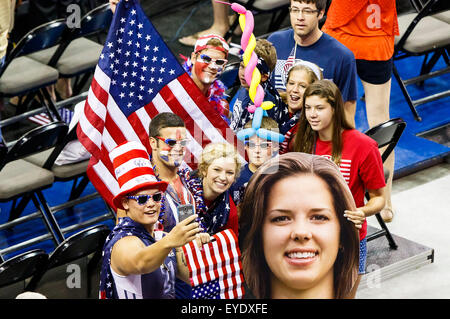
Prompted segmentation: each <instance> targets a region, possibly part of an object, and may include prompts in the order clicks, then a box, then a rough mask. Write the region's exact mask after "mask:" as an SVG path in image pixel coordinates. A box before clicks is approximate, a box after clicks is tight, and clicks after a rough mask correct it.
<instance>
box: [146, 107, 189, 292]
mask: <svg viewBox="0 0 450 319" xmlns="http://www.w3.org/2000/svg"><path fill="white" fill-rule="evenodd" d="M149 139H150V146H151V148H152V153H151V159H150V160H151V163H152V166H153V170H154V172H155V175H156V177H157V178H158V180H160V181H165V182H167V183H168V186H167V189H166V191H165V192H164V193H163V198H162V200H161V214H160V217H161V220H162V224H163V227H164V231H165V232H170V231H171V230H172V229H173V228H174V227H176V225H177V224H178V223H179V218H178V210H177V207H178V206H180V205H186V204H191V205H194V207H195V200H194V197H193V196H192V194H191V192H190V191H189V189H188V188H187V183H186V179H185V177H186V176H188V173H189V171H190V170H189V168H187V165H186V164H185V163H184V156H185V154H186V146H187V144H188V142H189V140H188V139H187V134H186V127H185V124H184V121H183V120H182V119H181V118H180V117H179V116H178V115H176V114H175V113H170V112H163V113H159V114H158V115H156V116H155V117H154V118H153V119H152V120H151V122H150V126H149ZM175 293H176V297H177V298H178V299H189V298H190V297H191V287H190V285H188V284H186V283H184V282H182V281H181V280H179V279H177V280H176V282H175Z"/></svg>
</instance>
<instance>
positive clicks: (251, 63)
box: [244, 52, 258, 86]
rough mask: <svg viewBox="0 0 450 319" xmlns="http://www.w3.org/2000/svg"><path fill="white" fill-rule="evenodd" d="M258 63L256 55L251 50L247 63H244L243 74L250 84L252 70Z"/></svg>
mask: <svg viewBox="0 0 450 319" xmlns="http://www.w3.org/2000/svg"><path fill="white" fill-rule="evenodd" d="M257 64H258V58H257V56H256V53H255V52H252V54H251V56H250V61H248V64H247V65H246V67H245V69H244V76H245V81H246V82H247V84H248V85H249V86H250V84H251V83H252V77H253V70H254V69H255V68H256V65H257Z"/></svg>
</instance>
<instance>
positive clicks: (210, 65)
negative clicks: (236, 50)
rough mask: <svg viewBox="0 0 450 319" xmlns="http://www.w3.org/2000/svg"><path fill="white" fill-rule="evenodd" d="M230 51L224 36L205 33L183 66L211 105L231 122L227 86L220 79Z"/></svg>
mask: <svg viewBox="0 0 450 319" xmlns="http://www.w3.org/2000/svg"><path fill="white" fill-rule="evenodd" d="M228 51H229V46H228V43H227V42H226V41H225V39H224V38H222V37H221V36H218V35H215V34H207V35H204V36H202V37H200V38H199V39H198V40H197V42H196V44H195V47H194V51H193V52H192V54H191V57H190V58H189V59H188V58H185V60H186V61H185V63H184V64H183V67H184V69H185V70H186V72H188V73H189V75H190V76H191V78H192V80H194V82H195V84H197V86H198V88H199V89H200V91H201V92H202V93H203V95H204V96H206V98H207V99H208V101H209V103H210V104H211V106H212V107H213V108H214V109H215V110H216V111H217V112H218V113H219V114H220V115H221V116H222V118H223V119H224V120H226V121H227V122H228V123H229V118H230V114H229V106H228V102H227V100H226V97H225V90H226V88H225V86H224V84H223V83H222V81H220V80H219V79H218V77H219V76H220V74H221V73H222V71H223V70H224V68H225V65H226V64H227V62H228V60H227V57H228Z"/></svg>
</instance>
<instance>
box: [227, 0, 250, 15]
mask: <svg viewBox="0 0 450 319" xmlns="http://www.w3.org/2000/svg"><path fill="white" fill-rule="evenodd" d="M231 9H233V10H234V11H236V12H237V13H239V14H245V12H247V9H245V7H244V6H241V5H240V4H239V3H236V2H233V3H232V4H231Z"/></svg>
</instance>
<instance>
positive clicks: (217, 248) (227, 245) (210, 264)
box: [183, 229, 244, 299]
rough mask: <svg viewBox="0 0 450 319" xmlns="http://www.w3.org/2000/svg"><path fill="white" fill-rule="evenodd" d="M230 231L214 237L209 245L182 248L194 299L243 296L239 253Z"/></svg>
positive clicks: (234, 237) (192, 245)
mask: <svg viewBox="0 0 450 319" xmlns="http://www.w3.org/2000/svg"><path fill="white" fill-rule="evenodd" d="M237 242H238V241H237V237H236V235H235V234H234V232H233V231H232V230H230V229H226V230H224V231H221V232H219V233H217V234H215V235H214V236H213V238H212V240H211V242H209V243H207V244H205V245H203V246H202V249H201V250H200V248H198V247H197V244H196V243H195V242H193V241H192V242H190V243H189V244H186V245H185V246H183V251H184V254H185V256H186V258H187V264H188V268H189V278H190V280H191V286H192V287H193V289H192V294H193V298H194V299H241V298H242V297H243V295H244V287H243V284H244V276H243V274H242V265H241V252H240V250H239V247H238V244H237Z"/></svg>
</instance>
